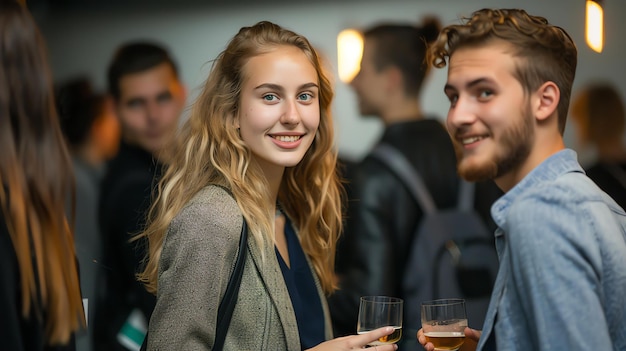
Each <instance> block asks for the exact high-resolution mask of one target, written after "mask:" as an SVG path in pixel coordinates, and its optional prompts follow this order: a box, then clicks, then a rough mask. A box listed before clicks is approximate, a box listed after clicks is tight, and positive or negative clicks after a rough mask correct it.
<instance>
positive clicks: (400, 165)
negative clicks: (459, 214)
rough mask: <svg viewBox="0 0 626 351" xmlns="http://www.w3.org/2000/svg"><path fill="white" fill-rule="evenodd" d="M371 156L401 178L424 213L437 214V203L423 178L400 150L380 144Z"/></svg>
mask: <svg viewBox="0 0 626 351" xmlns="http://www.w3.org/2000/svg"><path fill="white" fill-rule="evenodd" d="M370 155H372V156H373V157H375V158H376V159H377V160H379V161H380V162H382V163H383V164H385V165H386V166H387V167H388V168H389V169H390V170H391V171H392V172H393V173H395V174H396V175H397V176H398V177H400V179H401V180H402V182H403V183H404V184H405V185H406V186H407V187H408V188H409V190H410V191H411V195H412V196H413V197H414V198H415V199H416V200H417V202H418V204H419V205H420V207H421V208H422V210H423V211H424V213H427V214H433V213H435V212H437V206H435V201H434V200H433V198H432V196H430V193H429V192H428V189H426V186H425V185H424V181H423V180H422V177H421V176H420V175H419V173H417V171H415V168H413V166H411V163H410V162H409V161H408V160H407V159H406V157H404V155H403V154H402V153H401V152H400V151H399V150H398V149H396V148H395V147H393V146H391V145H389V144H386V143H380V144H378V145H376V147H374V149H373V150H372V152H371V153H370Z"/></svg>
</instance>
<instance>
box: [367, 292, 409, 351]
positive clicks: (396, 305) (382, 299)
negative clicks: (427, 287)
mask: <svg viewBox="0 0 626 351" xmlns="http://www.w3.org/2000/svg"><path fill="white" fill-rule="evenodd" d="M402 310H403V300H402V299H400V298H397V297H389V296H363V297H361V301H360V305H359V319H358V323H357V327H356V332H357V334H365V333H367V332H369V331H372V330H374V329H378V328H381V327H386V326H391V327H393V328H394V331H393V333H391V334H390V335H385V336H383V337H381V338H379V339H378V340H376V341H373V342H371V343H369V345H370V346H376V345H385V344H393V343H396V342H398V341H399V340H400V338H401V337H402Z"/></svg>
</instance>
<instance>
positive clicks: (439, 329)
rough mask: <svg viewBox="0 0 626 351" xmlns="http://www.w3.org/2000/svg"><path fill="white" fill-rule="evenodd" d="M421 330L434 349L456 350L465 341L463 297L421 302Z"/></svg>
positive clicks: (465, 316)
mask: <svg viewBox="0 0 626 351" xmlns="http://www.w3.org/2000/svg"><path fill="white" fill-rule="evenodd" d="M421 307H422V331H423V332H424V336H425V337H426V340H427V341H428V342H431V343H432V344H433V345H435V350H449V351H456V350H458V349H459V348H460V347H461V345H463V342H464V341H465V332H464V330H465V327H467V315H466V313H465V300H464V299H441V300H433V301H425V302H422V306H421Z"/></svg>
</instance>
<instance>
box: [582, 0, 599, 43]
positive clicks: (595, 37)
mask: <svg viewBox="0 0 626 351" xmlns="http://www.w3.org/2000/svg"><path fill="white" fill-rule="evenodd" d="M586 1H587V18H586V21H585V22H586V23H585V38H586V40H587V45H589V47H590V48H591V49H592V50H593V51H595V52H602V47H603V46H604V11H603V10H602V0H586Z"/></svg>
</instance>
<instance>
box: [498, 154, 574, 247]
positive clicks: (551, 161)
mask: <svg viewBox="0 0 626 351" xmlns="http://www.w3.org/2000/svg"><path fill="white" fill-rule="evenodd" d="M570 172H581V173H584V170H583V169H582V167H581V166H580V164H579V163H578V156H577V154H576V152H575V151H574V150H572V149H563V150H561V151H558V152H557V153H555V154H553V155H552V156H550V157H548V158H547V159H545V160H544V161H543V162H542V163H540V164H539V165H538V166H537V167H535V168H534V169H533V170H532V171H530V173H528V174H527V175H526V176H525V177H524V178H523V179H522V180H521V181H520V182H519V183H517V184H516V185H515V186H514V187H513V188H512V189H511V190H509V191H508V192H506V194H504V195H503V196H502V197H501V198H499V199H498V200H497V201H496V202H495V203H494V204H493V206H492V207H491V216H492V217H493V220H494V221H495V222H496V224H497V225H498V227H500V228H501V227H502V226H503V225H504V223H505V218H506V214H507V211H508V209H509V207H510V206H511V204H512V203H514V202H515V200H516V199H517V197H518V196H519V195H520V194H524V193H526V190H527V189H529V188H531V187H533V186H535V185H536V184H538V183H543V182H546V181H553V180H555V179H556V178H558V177H559V176H561V175H563V174H565V173H570ZM502 234H503V232H502V231H501V230H497V231H496V237H497V236H500V235H502Z"/></svg>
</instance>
